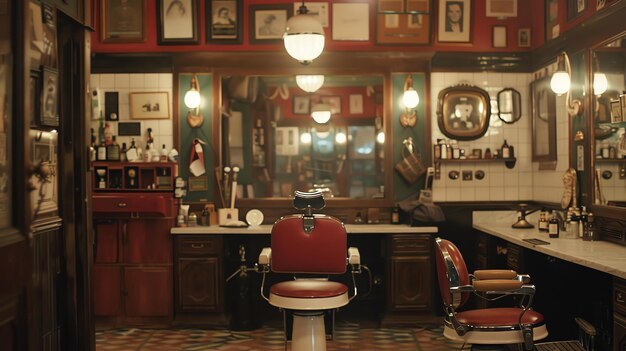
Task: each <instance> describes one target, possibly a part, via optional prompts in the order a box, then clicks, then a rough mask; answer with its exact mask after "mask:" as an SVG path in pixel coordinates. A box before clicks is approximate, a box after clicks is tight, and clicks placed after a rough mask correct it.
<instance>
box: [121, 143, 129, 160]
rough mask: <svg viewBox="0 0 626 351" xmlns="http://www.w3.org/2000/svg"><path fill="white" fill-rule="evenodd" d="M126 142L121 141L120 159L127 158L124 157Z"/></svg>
mask: <svg viewBox="0 0 626 351" xmlns="http://www.w3.org/2000/svg"><path fill="white" fill-rule="evenodd" d="M126 151H128V150H126V143H122V150H120V161H122V162H126V161H128V158H126Z"/></svg>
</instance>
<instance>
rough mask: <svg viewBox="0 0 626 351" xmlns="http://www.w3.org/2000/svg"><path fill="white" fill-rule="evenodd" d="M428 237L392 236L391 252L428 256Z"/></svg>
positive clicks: (429, 243)
mask: <svg viewBox="0 0 626 351" xmlns="http://www.w3.org/2000/svg"><path fill="white" fill-rule="evenodd" d="M430 246H431V242H430V236H414V235H394V236H393V237H392V238H391V252H392V253H394V254H396V253H416V254H430Z"/></svg>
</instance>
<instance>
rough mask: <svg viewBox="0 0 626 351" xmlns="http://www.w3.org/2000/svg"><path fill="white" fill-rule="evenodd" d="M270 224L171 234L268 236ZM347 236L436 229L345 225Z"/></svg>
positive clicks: (181, 230)
mask: <svg viewBox="0 0 626 351" xmlns="http://www.w3.org/2000/svg"><path fill="white" fill-rule="evenodd" d="M271 231H272V225H271V224H265V225H260V226H256V227H244V228H225V227H220V226H216V225H213V226H208V227H205V226H195V227H174V228H172V230H171V233H172V234H224V235H227V234H269V233H271ZM346 231H347V232H348V234H435V233H437V232H438V228H437V227H410V226H408V225H392V224H346Z"/></svg>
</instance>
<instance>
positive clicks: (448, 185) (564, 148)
mask: <svg viewBox="0 0 626 351" xmlns="http://www.w3.org/2000/svg"><path fill="white" fill-rule="evenodd" d="M532 77H533V76H532V74H529V73H489V72H477V73H467V72H464V73H454V72H445V73H433V74H432V75H431V89H432V91H431V94H430V96H431V99H432V101H431V106H433V107H432V108H431V110H432V116H431V125H432V142H433V143H436V140H437V139H445V138H446V137H445V136H444V135H443V134H442V133H441V131H440V130H439V127H438V124H437V111H436V106H437V96H438V94H439V92H440V91H441V90H442V89H444V88H446V87H450V86H454V85H458V84H471V85H475V86H478V87H480V88H482V89H484V90H485V91H487V93H489V96H490V98H491V100H492V114H493V113H494V112H495V113H497V104H495V99H496V98H497V94H498V92H499V91H500V90H502V89H503V88H514V89H515V90H517V91H519V92H520V94H521V95H522V117H521V119H520V120H519V121H517V122H516V123H514V124H505V123H502V121H500V119H499V118H498V116H497V114H493V115H492V116H491V119H490V123H489V129H488V130H487V133H486V134H485V135H484V136H483V137H482V138H480V139H477V140H472V141H461V142H459V147H460V148H464V149H466V150H467V151H470V150H471V149H482V150H483V153H484V150H485V149H486V148H490V149H491V151H492V152H493V150H495V149H498V148H500V147H501V146H502V143H503V142H504V140H505V139H506V140H507V143H508V144H509V145H512V146H513V147H514V149H515V156H516V157H517V163H516V165H515V167H514V168H513V169H508V168H506V167H505V165H504V164H501V163H446V164H442V165H441V178H440V179H438V180H435V181H434V184H433V188H434V192H433V196H434V199H435V201H439V202H446V201H448V202H451V201H505V200H511V201H517V200H521V201H528V200H541V201H549V202H559V201H560V199H561V194H562V188H563V186H562V182H561V177H562V174H563V172H564V171H565V169H567V165H568V162H569V161H568V157H569V156H568V155H569V149H568V148H569V146H568V145H567V141H568V139H567V132H568V130H569V129H568V127H567V126H566V125H565V123H567V119H566V118H567V116H566V115H565V116H563V113H564V111H563V109H562V111H557V112H558V113H557V114H558V116H557V130H558V134H557V139H558V150H559V151H560V152H561V154H559V155H558V159H559V162H558V165H557V169H556V170H554V171H539V170H538V168H539V167H538V164H535V163H533V162H532V161H531V154H532V153H531V142H532V139H531V138H532V136H531V134H532V133H531V123H530V113H529V111H530V97H529V86H530V82H531V81H532ZM558 104H559V105H564V103H562V102H558ZM464 170H471V171H472V172H474V174H475V171H477V170H482V171H484V172H485V178H484V179H482V180H477V179H476V178H475V177H473V179H472V180H471V181H463V180H462V177H459V178H458V179H456V180H452V179H449V177H448V173H449V172H450V171H458V172H459V173H460V174H461V173H462V171H464Z"/></svg>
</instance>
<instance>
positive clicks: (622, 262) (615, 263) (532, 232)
mask: <svg viewBox="0 0 626 351" xmlns="http://www.w3.org/2000/svg"><path fill="white" fill-rule="evenodd" d="M526 218H527V219H528V221H529V222H530V223H532V224H534V225H535V228H531V229H515V228H511V225H512V224H513V223H514V222H515V220H516V219H517V213H516V212H515V211H474V212H473V215H472V223H473V227H474V228H475V229H478V230H480V231H482V232H485V233H487V234H491V235H493V236H496V237H499V238H502V239H504V240H507V241H509V242H511V243H514V244H516V245H519V246H522V247H525V248H527V249H531V250H535V251H537V252H541V253H544V254H546V255H550V256H553V257H557V258H560V259H562V260H565V261H569V262H573V263H577V264H579V265H582V266H585V267H589V268H593V269H596V270H598V271H601V272H605V273H609V274H611V275H614V276H617V277H620V278H623V279H626V246H620V245H617V244H613V243H610V242H608V241H582V240H581V239H573V238H566V237H559V238H556V239H551V238H549V237H548V233H545V232H540V231H539V230H537V228H536V227H537V224H536V223H537V219H538V213H536V212H535V213H533V214H531V215H530V216H527V217H526ZM532 238H536V239H541V240H543V241H547V242H549V243H550V245H533V244H531V243H528V242H526V241H523V240H522V239H532Z"/></svg>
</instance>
